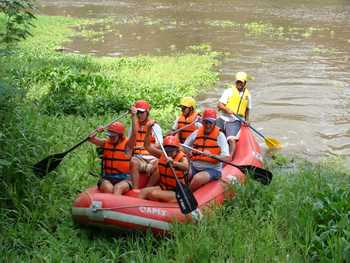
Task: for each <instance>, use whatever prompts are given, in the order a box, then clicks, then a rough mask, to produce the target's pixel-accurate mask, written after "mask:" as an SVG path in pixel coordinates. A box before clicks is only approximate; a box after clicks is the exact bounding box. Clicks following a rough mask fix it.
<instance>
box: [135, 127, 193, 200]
mask: <svg viewBox="0 0 350 263" xmlns="http://www.w3.org/2000/svg"><path fill="white" fill-rule="evenodd" d="M153 124H154V122H153V123H152V122H150V123H149V124H148V125H147V133H146V138H145V147H146V149H147V150H148V152H149V153H151V154H152V155H153V156H155V157H157V158H159V161H158V167H157V169H156V172H155V173H154V174H153V175H152V176H151V178H150V180H149V182H148V184H147V187H146V188H144V189H142V190H141V192H140V195H139V197H140V198H142V199H149V200H155V201H161V202H176V196H175V189H176V179H175V176H174V173H173V171H172V169H171V168H170V165H172V167H173V168H174V171H175V173H176V176H177V178H178V179H179V180H180V182H182V183H185V181H186V180H185V177H186V176H187V172H188V169H189V161H188V159H187V156H186V154H185V153H184V152H183V151H181V149H180V141H179V139H178V138H177V137H176V136H173V135H170V136H167V137H165V138H164V141H163V146H164V150H165V152H166V155H167V156H166V155H165V154H164V153H163V151H162V150H161V149H160V148H159V147H157V146H155V145H154V144H150V134H151V129H152V126H153ZM156 182H159V185H156V186H155V183H156Z"/></svg>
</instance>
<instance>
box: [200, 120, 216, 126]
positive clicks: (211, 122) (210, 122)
mask: <svg viewBox="0 0 350 263" xmlns="http://www.w3.org/2000/svg"><path fill="white" fill-rule="evenodd" d="M203 123H204V124H205V125H212V124H214V123H215V121H212V120H203Z"/></svg>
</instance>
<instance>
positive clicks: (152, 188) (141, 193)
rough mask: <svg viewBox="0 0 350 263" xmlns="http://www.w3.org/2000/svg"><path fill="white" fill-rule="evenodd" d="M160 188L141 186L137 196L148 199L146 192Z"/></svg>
mask: <svg viewBox="0 0 350 263" xmlns="http://www.w3.org/2000/svg"><path fill="white" fill-rule="evenodd" d="M158 189H160V186H150V187H145V188H143V189H142V190H141V191H140V193H139V198H141V199H148V198H147V197H148V194H149V193H150V192H152V191H154V190H158Z"/></svg>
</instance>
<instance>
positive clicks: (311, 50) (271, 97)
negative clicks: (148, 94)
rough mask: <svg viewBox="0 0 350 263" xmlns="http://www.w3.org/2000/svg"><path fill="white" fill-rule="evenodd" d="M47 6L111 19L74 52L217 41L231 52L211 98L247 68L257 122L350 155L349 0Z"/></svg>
mask: <svg viewBox="0 0 350 263" xmlns="http://www.w3.org/2000/svg"><path fill="white" fill-rule="evenodd" d="M40 10H41V12H42V13H44V14H49V15H71V16H74V17H89V18H99V19H102V20H104V23H102V24H100V25H97V26H96V28H95V29H96V30H100V31H103V33H102V34H100V35H98V36H94V37H93V38H94V39H91V38H90V39H87V38H82V37H81V38H77V39H75V40H74V41H73V42H72V43H70V44H67V46H66V47H67V48H68V50H72V51H74V52H81V53H91V54H96V55H108V56H124V55H125V56H135V55H139V54H151V55H164V54H173V53H174V52H176V51H182V50H184V49H185V48H186V47H188V46H191V45H199V44H203V43H207V44H209V45H210V46H211V47H212V49H213V50H216V51H221V52H225V53H226V56H225V59H224V61H223V63H222V65H221V66H220V67H219V71H220V80H219V81H218V82H217V84H216V86H215V87H213V89H212V90H210V91H209V92H206V93H204V94H202V95H201V96H199V97H198V100H199V102H200V105H201V106H213V107H215V106H216V104H217V102H218V99H219V98H220V96H221V94H222V92H223V90H224V88H225V85H226V84H228V83H230V82H232V81H233V80H234V74H235V73H236V72H237V71H247V72H248V73H250V74H251V75H253V76H254V77H255V80H254V81H251V82H249V87H250V90H251V92H252V96H253V110H252V115H251V123H252V125H253V126H254V127H255V128H257V129H258V130H260V131H261V132H262V133H264V134H265V135H268V136H272V137H274V138H277V139H279V140H280V141H282V143H283V145H284V147H283V150H282V152H283V153H287V154H289V155H294V154H295V155H301V156H303V157H305V158H307V159H312V160H315V159H319V158H323V157H328V156H333V155H340V156H344V157H346V158H347V160H348V161H349V157H350V114H349V113H350V1H349V0H343V1H342V0H332V1H331V0H328V1H327V0H318V1H317V0H314V1H305V0H304V1H286V0H280V1H272V0H271V1H261V0H256V1H254V0H246V1H174V0H173V1H170V0H169V1H151V0H148V1H141V0H134V1H88V0H85V1H60V0H58V1H53V0H45V1H41V9H40ZM254 23H258V24H254ZM262 145H263V143H262Z"/></svg>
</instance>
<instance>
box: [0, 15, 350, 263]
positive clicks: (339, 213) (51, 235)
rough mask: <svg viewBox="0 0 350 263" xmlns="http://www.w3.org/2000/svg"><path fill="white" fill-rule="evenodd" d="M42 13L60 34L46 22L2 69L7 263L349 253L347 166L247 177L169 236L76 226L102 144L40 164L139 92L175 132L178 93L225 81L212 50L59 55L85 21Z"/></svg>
mask: <svg viewBox="0 0 350 263" xmlns="http://www.w3.org/2000/svg"><path fill="white" fill-rule="evenodd" d="M41 19H42V20H41ZM41 19H39V22H38V23H40V27H38V28H41V30H42V31H43V32H45V31H49V32H50V34H52V33H53V32H57V35H51V36H50V38H47V39H46V37H45V36H44V35H42V34H41V33H40V32H41V31H40V32H39V31H38V32H37V33H36V35H35V37H34V38H33V39H30V40H28V41H26V42H24V43H23V44H22V46H20V47H19V48H18V50H16V52H15V54H12V55H11V56H6V57H1V58H0V62H1V65H4V66H2V67H1V68H0V77H1V79H3V80H6V82H7V83H9V84H8V85H5V84H1V85H0V128H1V129H0V172H1V173H0V176H1V178H0V179H1V180H0V189H1V192H0V209H1V210H0V222H1V224H0V247H1V254H0V261H2V262H130V261H133V262H266V261H274V262H303V261H304V262H327V261H330V262H332V261H333V262H349V258H350V255H349V251H350V243H349V233H350V229H349V225H350V224H349V223H350V222H349V217H350V214H349V213H350V212H349V211H350V207H349V202H348V199H349V183H348V182H349V171H347V170H346V169H345V168H344V167H342V165H341V163H321V164H309V163H303V164H301V165H300V167H299V169H298V170H296V171H295V172H290V173H287V172H285V171H283V169H280V168H274V170H273V172H274V174H275V177H274V181H273V183H272V184H271V185H270V186H268V187H262V186H260V185H258V184H256V183H255V182H250V181H249V182H248V183H247V184H246V185H245V186H243V187H238V188H237V189H236V191H237V192H238V193H237V198H235V199H234V200H230V201H227V202H226V204H225V205H224V206H223V207H219V208H216V209H214V211H213V212H212V213H210V215H208V216H207V217H205V219H204V220H203V221H201V222H200V223H199V224H197V225H191V224H185V225H182V224H175V225H174V227H173V231H172V233H171V234H170V235H168V236H164V237H154V236H153V235H152V234H150V233H146V234H140V233H133V234H129V235H121V234H116V235H112V234H111V233H110V232H109V231H101V230H98V229H80V228H79V227H77V226H75V225H74V224H73V222H72V220H71V215H70V208H71V204H72V202H73V200H74V198H75V197H76V196H77V194H78V193H79V192H80V191H83V190H84V189H85V188H86V187H88V186H90V185H92V184H95V183H96V178H95V177H92V176H90V175H89V171H92V170H95V169H96V163H95V157H96V154H95V150H94V147H92V146H91V145H88V144H85V145H83V146H82V147H81V148H80V149H78V150H76V151H75V152H73V153H71V154H69V155H68V156H67V157H66V158H65V160H64V161H63V162H62V164H61V165H60V167H59V168H58V169H57V170H56V171H54V172H52V173H51V174H50V175H48V176H46V177H44V178H42V179H40V178H38V177H35V176H34V175H33V174H32V172H31V166H32V165H33V163H35V162H36V161H38V160H40V159H42V158H44V157H45V156H47V155H48V154H50V153H56V152H61V151H63V150H65V149H67V148H69V147H70V146H71V145H72V144H75V143H76V142H78V141H79V140H80V139H82V138H84V137H85V136H86V135H87V133H88V132H89V131H91V130H93V129H94V127H96V126H97V125H99V124H102V123H107V122H108V121H110V120H111V119H112V117H113V116H114V115H116V114H117V112H120V111H122V110H123V109H125V108H126V107H127V106H128V105H130V103H131V102H132V101H133V100H135V99H136V98H142V97H144V98H146V99H149V100H150V101H151V102H152V104H153V109H152V115H153V116H154V117H155V118H156V119H157V120H159V122H160V123H161V125H162V127H164V128H165V129H166V128H167V127H169V124H170V122H171V120H172V119H173V118H174V113H175V112H176V108H175V107H176V104H177V101H178V98H179V97H180V96H182V95H184V94H186V95H187V94H191V95H194V94H197V93H198V92H200V90H201V89H202V88H207V87H209V86H210V85H211V84H212V83H213V81H214V80H215V79H216V73H215V72H213V71H212V66H213V65H214V64H216V63H217V60H215V57H214V56H213V55H212V54H211V53H206V52H205V53H204V54H201V55H196V54H179V55H178V56H176V57H156V58H154V57H135V58H119V59H109V58H100V59H97V58H92V57H87V56H77V55H65V54H57V53H54V52H53V51H52V48H53V47H54V46H55V45H58V44H59V43H60V41H63V40H64V39H66V37H67V36H68V35H70V34H72V31H71V29H69V28H68V29H67V27H65V26H67V25H68V24H69V25H74V24H77V23H79V21H76V20H72V19H70V18H67V20H68V21H69V23H68V22H63V21H66V18H47V17H45V18H41ZM57 19H58V20H57ZM57 21H58V22H57ZM61 29H62V30H63V31H61ZM51 38H55V40H54V43H53V42H51V41H52V40H51ZM40 39H41V41H40ZM45 42H48V43H50V44H48V45H45ZM33 50H35V51H34V52H33ZM5 61H6V63H4V62H5ZM121 98H122V99H121ZM101 101H102V102H101ZM99 103H100V104H99ZM79 107H80V108H79ZM111 109H112V110H111ZM124 121H126V122H128V120H126V119H125V120H124ZM271 167H274V166H273V165H272V166H271ZM282 168H283V167H282Z"/></svg>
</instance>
